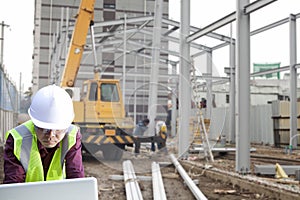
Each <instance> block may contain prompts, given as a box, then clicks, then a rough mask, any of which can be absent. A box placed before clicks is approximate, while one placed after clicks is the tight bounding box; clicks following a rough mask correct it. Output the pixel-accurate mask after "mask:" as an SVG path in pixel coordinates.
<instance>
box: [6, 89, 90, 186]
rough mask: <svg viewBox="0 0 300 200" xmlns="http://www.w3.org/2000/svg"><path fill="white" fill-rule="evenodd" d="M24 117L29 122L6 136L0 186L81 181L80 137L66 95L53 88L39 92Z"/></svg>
mask: <svg viewBox="0 0 300 200" xmlns="http://www.w3.org/2000/svg"><path fill="white" fill-rule="evenodd" d="M28 114H29V116H30V120H28V121H26V122H24V123H22V124H21V125H19V126H17V127H15V128H13V129H11V130H9V131H8V132H7V133H6V143H5V149H4V180H3V183H20V182H35V181H49V180H60V179H64V178H67V179H70V178H82V177H84V167H83V164H82V154H81V148H82V146H81V133H80V129H79V127H77V126H75V125H72V124H71V123H72V121H73V119H74V110H73V103H72V99H71V98H70V96H69V95H68V93H67V92H66V91H65V90H64V89H62V88H60V87H58V86H56V85H49V86H46V87H43V88H41V89H40V90H39V91H38V92H37V93H36V94H35V96H34V97H33V99H32V103H31V105H30V108H29V109H28Z"/></svg>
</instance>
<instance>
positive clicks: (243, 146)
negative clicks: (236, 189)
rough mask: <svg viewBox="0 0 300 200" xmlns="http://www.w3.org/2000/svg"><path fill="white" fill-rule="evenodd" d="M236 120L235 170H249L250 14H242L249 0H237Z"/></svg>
mask: <svg viewBox="0 0 300 200" xmlns="http://www.w3.org/2000/svg"><path fill="white" fill-rule="evenodd" d="M236 3H237V11H236V19H237V40H236V41H237V43H236V48H237V50H236V52H237V68H236V69H237V92H238V94H237V98H238V99H237V100H238V101H237V114H238V117H237V120H238V127H237V130H236V131H237V133H236V145H237V152H236V171H237V172H240V173H249V172H250V136H249V134H250V16H249V15H245V14H244V6H246V5H248V4H249V0H237V1H236Z"/></svg>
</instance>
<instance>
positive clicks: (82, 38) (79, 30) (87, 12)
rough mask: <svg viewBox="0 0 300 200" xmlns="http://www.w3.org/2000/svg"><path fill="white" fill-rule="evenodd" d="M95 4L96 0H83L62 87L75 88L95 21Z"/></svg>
mask: <svg viewBox="0 0 300 200" xmlns="http://www.w3.org/2000/svg"><path fill="white" fill-rule="evenodd" d="M94 4H95V0H82V1H81V3H80V7H79V11H78V14H77V16H76V18H77V19H76V22H75V26H74V30H73V34H72V39H71V44H70V48H69V51H68V55H67V59H66V63H65V66H64V71H63V75H62V78H61V82H60V86H61V87H73V86H74V84H75V80H76V77H77V74H78V70H79V67H80V62H81V58H82V55H83V50H84V45H85V44H86V37H87V34H88V30H89V26H90V25H91V23H92V22H93V19H94Z"/></svg>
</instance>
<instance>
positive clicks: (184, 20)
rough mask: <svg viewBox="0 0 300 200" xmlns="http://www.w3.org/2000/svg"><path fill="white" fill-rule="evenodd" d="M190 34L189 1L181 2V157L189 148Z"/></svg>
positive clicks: (179, 147) (179, 150)
mask: <svg viewBox="0 0 300 200" xmlns="http://www.w3.org/2000/svg"><path fill="white" fill-rule="evenodd" d="M189 33H190V0H185V1H181V26H180V55H181V57H180V70H179V71H180V74H179V116H180V117H179V132H178V134H179V145H178V155H179V156H182V155H183V154H184V153H186V151H187V150H188V147H189V131H190V130H189V121H190V113H191V87H190V45H189V43H187V41H186V37H187V36H188V35H189Z"/></svg>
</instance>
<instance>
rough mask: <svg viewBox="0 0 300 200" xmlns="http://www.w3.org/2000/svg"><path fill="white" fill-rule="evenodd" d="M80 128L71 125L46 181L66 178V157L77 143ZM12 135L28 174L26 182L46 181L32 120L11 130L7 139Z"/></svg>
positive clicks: (55, 154)
mask: <svg viewBox="0 0 300 200" xmlns="http://www.w3.org/2000/svg"><path fill="white" fill-rule="evenodd" d="M77 131H78V127H76V126H74V125H71V126H70V127H69V128H68V130H67V132H66V136H67V137H66V136H65V137H64V138H63V139H62V141H60V146H59V147H58V148H57V149H56V151H55V153H54V155H53V158H52V161H51V163H50V166H49V169H48V172H47V175H46V181H49V180H60V179H63V178H65V156H66V154H67V152H68V150H69V149H70V148H71V147H72V146H74V145H75V143H76V134H77ZM9 134H11V135H12V136H13V138H14V154H15V156H16V157H17V159H18V160H19V161H20V162H21V164H22V166H23V168H24V170H25V172H26V179H25V181H26V182H35V181H44V180H45V178H44V170H43V164H42V160H41V156H40V153H39V149H38V144H37V140H38V139H37V136H36V134H35V130H34V124H33V123H32V121H31V120H29V121H27V122H25V123H23V124H21V125H19V126H17V127H16V128H14V129H11V130H9V131H8V132H7V133H6V138H7V137H8V136H9Z"/></svg>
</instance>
